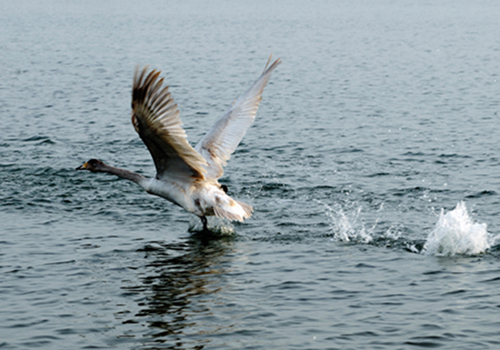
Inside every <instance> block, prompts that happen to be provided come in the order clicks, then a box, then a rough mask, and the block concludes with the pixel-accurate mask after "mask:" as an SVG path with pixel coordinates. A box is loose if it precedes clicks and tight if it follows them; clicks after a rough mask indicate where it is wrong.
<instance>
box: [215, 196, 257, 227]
mask: <svg viewBox="0 0 500 350" xmlns="http://www.w3.org/2000/svg"><path fill="white" fill-rule="evenodd" d="M227 198H228V200H227V201H218V203H217V204H216V205H215V206H214V213H215V216H217V217H218V218H221V219H227V220H231V221H239V222H243V220H245V219H248V218H249V217H250V216H252V212H253V208H252V206H251V205H249V204H246V203H243V202H240V201H235V200H234V199H232V198H230V197H227Z"/></svg>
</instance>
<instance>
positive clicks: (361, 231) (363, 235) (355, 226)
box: [322, 203, 376, 243]
mask: <svg viewBox="0 0 500 350" xmlns="http://www.w3.org/2000/svg"><path fill="white" fill-rule="evenodd" d="M322 204H323V205H324V206H325V208H326V215H327V216H328V217H329V218H330V219H331V224H330V226H331V228H332V231H333V232H334V236H333V239H334V240H337V241H341V242H351V241H354V242H360V243H370V242H371V241H372V240H373V237H372V235H371V234H370V233H368V232H367V231H366V229H365V226H364V224H363V223H362V222H361V223H360V220H359V215H360V213H361V206H360V207H358V208H357V209H354V210H353V211H351V212H348V213H346V212H345V211H344V210H343V209H342V208H341V207H338V208H333V207H331V206H329V205H328V204H324V203H322ZM375 226H376V224H375ZM375 226H374V227H375ZM374 227H372V230H373V228H374Z"/></svg>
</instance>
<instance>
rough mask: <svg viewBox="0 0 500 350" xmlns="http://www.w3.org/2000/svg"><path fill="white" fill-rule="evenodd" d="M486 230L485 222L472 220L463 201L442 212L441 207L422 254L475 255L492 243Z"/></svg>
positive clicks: (491, 238) (492, 240)
mask: <svg viewBox="0 0 500 350" xmlns="http://www.w3.org/2000/svg"><path fill="white" fill-rule="evenodd" d="M494 241H495V238H493V237H492V236H491V235H490V234H489V233H488V231H487V230H486V224H481V223H475V222H473V221H472V219H471V217H470V216H469V213H468V212H467V208H466V207H465V203H464V202H459V203H458V204H457V206H456V208H455V209H453V210H451V211H449V212H447V213H444V210H442V209H441V214H440V215H439V220H438V222H437V223H436V227H435V228H434V230H432V232H431V233H430V234H429V236H428V237H427V241H426V242H425V245H424V249H423V250H422V253H423V254H427V255H437V256H453V255H456V254H464V255H477V254H481V253H484V252H485V251H486V250H487V249H488V248H490V247H491V246H492V245H493V244H494Z"/></svg>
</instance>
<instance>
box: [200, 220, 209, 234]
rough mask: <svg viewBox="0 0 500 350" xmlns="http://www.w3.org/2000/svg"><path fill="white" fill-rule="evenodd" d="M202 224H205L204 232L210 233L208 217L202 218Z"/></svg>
mask: <svg viewBox="0 0 500 350" xmlns="http://www.w3.org/2000/svg"><path fill="white" fill-rule="evenodd" d="M200 219H201V222H202V223H203V231H208V226H207V224H208V220H207V218H206V216H200Z"/></svg>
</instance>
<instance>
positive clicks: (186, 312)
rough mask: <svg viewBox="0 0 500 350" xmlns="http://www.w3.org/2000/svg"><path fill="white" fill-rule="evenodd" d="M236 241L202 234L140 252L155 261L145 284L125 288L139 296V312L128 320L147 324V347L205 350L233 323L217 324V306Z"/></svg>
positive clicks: (147, 267) (154, 244)
mask: <svg viewBox="0 0 500 350" xmlns="http://www.w3.org/2000/svg"><path fill="white" fill-rule="evenodd" d="M233 240H234V236H214V235H211V236H207V235H206V234H203V235H202V234H201V233H200V234H195V235H192V236H190V237H188V238H186V240H184V241H181V242H176V243H163V242H162V243H159V242H154V243H151V244H149V245H147V246H145V247H144V248H143V249H142V250H141V251H144V252H145V254H146V258H147V259H149V260H151V262H150V263H149V264H148V265H147V266H146V269H147V272H145V274H144V276H142V277H141V282H142V284H141V285H137V286H125V287H123V289H125V290H127V291H128V292H132V293H134V294H137V295H138V296H139V297H138V298H136V301H137V302H138V305H139V307H140V311H139V312H138V313H136V315H135V316H134V319H131V320H127V321H125V322H124V323H142V324H144V325H147V326H148V327H149V332H148V333H147V334H145V338H146V342H147V343H148V344H147V346H146V347H144V348H147V349H154V348H155V347H154V346H153V347H151V343H155V344H162V348H164V347H163V346H165V345H168V348H169V349H188V348H189V349H202V348H204V347H205V345H206V344H208V342H209V341H210V340H209V339H208V337H207V336H209V335H213V334H215V333H223V332H224V331H225V330H227V329H228V328H232V327H233V325H232V324H231V323H228V322H227V321H228V320H227V319H226V320H225V321H224V322H217V312H216V311H214V310H213V307H214V305H217V304H218V302H217V299H218V293H219V292H221V291H224V290H225V288H226V283H225V275H226V274H227V272H228V271H229V269H230V264H231V260H232V257H233V256H234V254H232V253H233ZM221 324H224V326H221ZM147 338H149V341H148V339H147ZM145 345H146V344H145Z"/></svg>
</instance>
